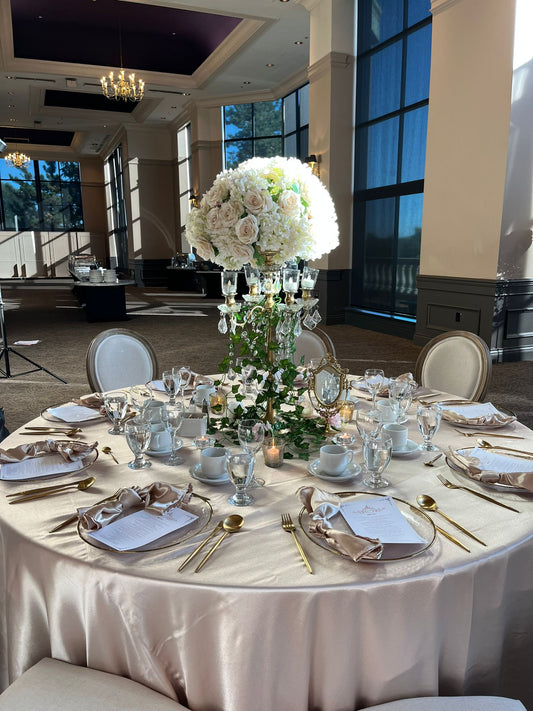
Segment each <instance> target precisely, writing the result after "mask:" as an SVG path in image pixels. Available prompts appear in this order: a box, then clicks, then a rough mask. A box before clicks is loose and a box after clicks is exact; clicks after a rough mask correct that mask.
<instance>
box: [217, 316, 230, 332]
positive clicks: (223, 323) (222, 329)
mask: <svg viewBox="0 0 533 711" xmlns="http://www.w3.org/2000/svg"><path fill="white" fill-rule="evenodd" d="M218 331H219V333H222V334H224V333H227V332H228V324H227V322H226V317H225V316H221V317H220V320H219V322H218Z"/></svg>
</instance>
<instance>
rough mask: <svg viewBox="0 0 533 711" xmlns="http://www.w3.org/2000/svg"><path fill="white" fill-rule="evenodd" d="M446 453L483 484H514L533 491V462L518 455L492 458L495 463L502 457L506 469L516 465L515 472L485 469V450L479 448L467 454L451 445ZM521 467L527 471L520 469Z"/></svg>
mask: <svg viewBox="0 0 533 711" xmlns="http://www.w3.org/2000/svg"><path fill="white" fill-rule="evenodd" d="M445 454H446V457H447V459H448V460H449V461H450V462H451V463H452V464H454V465H455V466H456V467H458V468H459V469H461V471H463V472H464V473H465V474H467V476H469V477H471V478H472V479H476V480H477V481H480V482H482V483H483V484H504V485H505V486H513V487H516V488H519V489H527V490H528V491H531V492H533V462H527V461H525V460H523V459H520V458H518V457H516V458H515V457H507V456H504V455H494V454H493V455H492V457H491V459H492V460H493V462H494V464H497V463H498V462H499V461H500V457H501V458H502V463H504V464H505V465H506V466H505V468H506V469H507V468H509V465H511V466H514V465H516V468H517V470H518V471H514V472H513V471H497V469H496V468H494V469H483V465H482V461H481V459H482V458H483V457H484V455H485V451H484V450H480V449H478V448H475V449H474V450H473V451H472V452H471V453H469V454H465V453H464V452H458V451H457V450H454V449H452V448H451V447H449V448H448V449H447V450H446V452H445ZM476 455H477V456H476ZM520 469H523V470H525V471H520ZM528 470H529V471H528Z"/></svg>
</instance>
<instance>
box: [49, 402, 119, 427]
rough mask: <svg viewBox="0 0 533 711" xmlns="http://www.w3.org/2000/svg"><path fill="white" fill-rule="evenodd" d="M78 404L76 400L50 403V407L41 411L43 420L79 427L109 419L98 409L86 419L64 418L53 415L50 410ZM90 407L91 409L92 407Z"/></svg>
mask: <svg viewBox="0 0 533 711" xmlns="http://www.w3.org/2000/svg"><path fill="white" fill-rule="evenodd" d="M76 404H77V403H75V402H61V403H59V404H57V405H50V406H49V407H45V409H44V410H42V411H41V417H42V418H43V420H47V422H54V423H55V424H57V425H60V424H61V425H73V426H74V427H77V426H79V425H88V424H90V423H91V422H98V421H101V420H105V419H107V418H106V416H105V415H101V414H100V413H99V412H98V411H97V410H94V415H93V416H91V417H88V418H87V419H86V420H63V419H62V418H60V417H56V416H55V415H52V413H51V412H50V410H54V409H57V408H59V407H64V406H65V405H76ZM89 409H90V410H91V409H92V408H89Z"/></svg>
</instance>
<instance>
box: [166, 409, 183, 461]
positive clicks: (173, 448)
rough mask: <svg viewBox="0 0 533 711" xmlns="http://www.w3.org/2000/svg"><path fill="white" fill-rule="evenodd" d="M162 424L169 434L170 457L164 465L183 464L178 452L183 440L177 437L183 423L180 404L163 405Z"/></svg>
mask: <svg viewBox="0 0 533 711" xmlns="http://www.w3.org/2000/svg"><path fill="white" fill-rule="evenodd" d="M161 417H162V419H163V423H164V425H165V427H166V428H167V431H168V432H169V434H170V457H169V458H168V459H167V461H166V462H165V464H168V465H169V466H173V465H175V464H183V461H184V460H183V457H180V456H179V454H178V450H179V449H181V447H183V440H181V439H179V438H178V437H177V434H178V432H179V430H180V428H181V423H182V422H183V405H182V403H181V402H175V403H174V404H173V405H171V404H170V403H165V405H163V412H162V413H161Z"/></svg>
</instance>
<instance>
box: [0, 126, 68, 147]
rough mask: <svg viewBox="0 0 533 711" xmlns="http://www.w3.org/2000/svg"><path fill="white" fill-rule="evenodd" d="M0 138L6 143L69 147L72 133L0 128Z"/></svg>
mask: <svg viewBox="0 0 533 711" xmlns="http://www.w3.org/2000/svg"><path fill="white" fill-rule="evenodd" d="M0 137H1V138H2V140H4V141H5V142H6V143H21V144H23V143H26V144H31V145H42V146H70V144H71V143H72V139H73V138H74V133H73V132H71V131H45V130H42V129H38V128H10V127H9V126H0Z"/></svg>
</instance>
